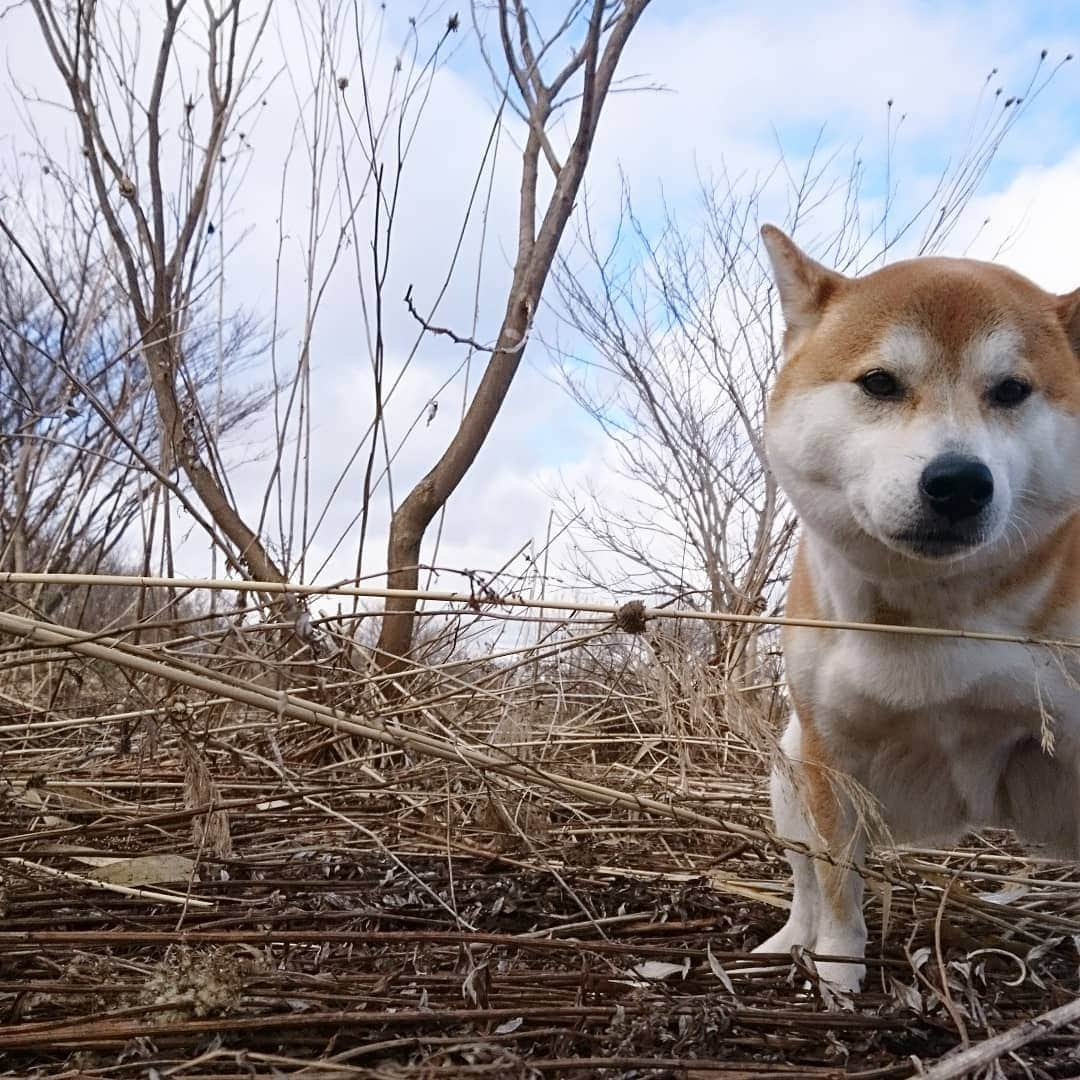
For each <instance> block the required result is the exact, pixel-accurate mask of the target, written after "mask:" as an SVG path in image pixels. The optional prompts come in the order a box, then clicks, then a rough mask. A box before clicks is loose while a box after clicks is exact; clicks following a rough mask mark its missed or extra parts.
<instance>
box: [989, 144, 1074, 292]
mask: <svg viewBox="0 0 1080 1080" xmlns="http://www.w3.org/2000/svg"><path fill="white" fill-rule="evenodd" d="M1077 192H1080V150H1075V151H1073V153H1072V154H1070V155H1069V156H1068V157H1066V158H1065V159H1064V160H1062V161H1060V162H1058V163H1057V164H1055V165H1050V166H1048V167H1045V168H1038V169H1025V170H1024V171H1023V172H1021V173H1020V174H1019V175H1018V176H1016V177H1015V178H1014V179H1013V180H1012V182H1011V183H1010V184H1009V185H1008V186H1007V187H1006V188H1005V189H1004V190H1003V191H1000V192H996V193H994V194H991V195H986V196H983V197H981V198H979V199H976V200H975V201H974V203H973V204H972V206H971V212H970V215H969V217H970V219H971V221H972V222H973V223H978V225H979V226H981V223H982V222H983V221H987V222H988V224H986V225H985V226H981V232H980V234H979V236H978V239H977V240H975V242H974V243H973V244H972V245H971V248H970V251H969V253H970V254H971V255H972V257H974V258H983V259H997V260H999V261H1001V262H1004V263H1006V264H1007V265H1009V266H1011V267H1012V268H1013V269H1015V270H1018V271H1019V272H1020V273H1022V274H1024V275H1026V276H1027V277H1029V278H1031V279H1032V280H1033V281H1035V282H1036V283H1037V284H1039V285H1041V286H1042V287H1043V288H1044V289H1051V290H1054V291H1056V292H1062V293H1064V292H1071V291H1072V290H1073V289H1076V288H1080V260H1078V258H1077V252H1080V209H1078V208H1077Z"/></svg>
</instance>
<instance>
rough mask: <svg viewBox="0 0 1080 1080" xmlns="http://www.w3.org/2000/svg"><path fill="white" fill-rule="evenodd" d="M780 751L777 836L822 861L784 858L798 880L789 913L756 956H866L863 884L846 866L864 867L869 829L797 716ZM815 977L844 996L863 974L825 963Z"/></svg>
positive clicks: (775, 782)
mask: <svg viewBox="0 0 1080 1080" xmlns="http://www.w3.org/2000/svg"><path fill="white" fill-rule="evenodd" d="M780 745H781V750H782V751H783V758H782V760H780V761H779V762H777V764H776V767H775V768H774V770H773V774H772V779H771V795H772V807H773V818H774V821H775V824H776V831H777V832H778V833H779V834H780V835H781V836H783V837H786V838H787V839H789V840H797V841H799V842H800V843H802V844H805V845H806V846H807V847H808V848H810V849H817V850H821V849H822V848H824V853H823V854H824V856H825V857H821V856H818V857H813V856H809V855H804V854H802V853H801V852H797V851H791V850H789V851H787V852H786V854H787V858H788V861H789V862H790V863H791V869H792V875H793V878H794V893H793V896H792V903H791V914H790V916H789V917H788V921H787V923H786V924H785V926H784V928H783V929H782V930H780V931H779V932H778V933H776V934H774V935H773V936H772V937H771V938H769V939H768V940H767V941H765V942H764V943H763V944H762V945H760V946H758V948H757V949H756V950H755V952H788V951H789V950H790V949H791V947H792V946H793V945H801V946H803V947H805V948H808V949H811V950H813V951H814V952H816V953H818V954H819V955H824V956H852V957H862V956H863V955H864V954H865V951H866V921H865V920H864V918H863V913H862V898H863V879H862V876H861V875H860V874H859V873H858V872H857V871H855V870H853V869H850V868H849V867H850V864H851V863H854V864H855V865H856V866H857V865H859V864H860V863H861V862H862V859H863V856H864V854H865V847H866V844H865V832H864V829H863V828H862V825H861V823H860V822H859V820H858V815H857V814H856V812H855V810H854V807H853V806H852V804H851V800H850V798H848V797H847V795H846V794H845V793H844V792H843V790H842V789H841V787H840V785H839V784H838V783H837V779H838V774H837V773H836V770H835V769H834V768H832V767H831V766H830V765H829V763H828V760H827V755H826V754H825V753H824V747H823V745H822V743H821V740H820V738H819V737H818V735H817V732H816V731H815V730H814V729H813V727H811V726H809V725H807V724H804V723H803V722H801V721H800V719H799V717H798V716H796V715H792V717H791V721H790V723H789V725H788V728H787V731H786V732H785V733H784V738H783V740H782V741H781V744H780ZM818 971H819V973H820V975H821V977H822V978H824V979H826V980H828V981H829V982H831V983H834V984H836V985H838V986H840V987H842V988H843V989H845V990H858V988H859V986H860V984H861V982H862V979H863V976H864V975H865V973H866V968H865V966H864V965H863V964H853V963H842V962H839V961H829V960H825V961H821V962H820V963H819V964H818Z"/></svg>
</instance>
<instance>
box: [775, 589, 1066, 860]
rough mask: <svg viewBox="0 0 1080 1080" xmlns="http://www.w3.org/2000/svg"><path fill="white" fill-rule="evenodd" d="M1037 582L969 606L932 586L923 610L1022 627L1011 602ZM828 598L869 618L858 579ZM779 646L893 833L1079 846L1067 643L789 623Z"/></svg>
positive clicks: (825, 731)
mask: <svg viewBox="0 0 1080 1080" xmlns="http://www.w3.org/2000/svg"><path fill="white" fill-rule="evenodd" d="M845 584H847V590H846V594H844V595H842V596H839V597H838V596H837V593H838V591H840V590H841V589H844V587H845ZM1039 588H1040V587H1039V586H1033V587H1032V590H1031V595H1030V596H1029V597H1023V596H1021V597H1017V596H1015V595H1014V596H1012V597H1010V598H1009V601H1008V603H1007V604H1006V603H1002V604H1001V605H1000V606H999V605H990V606H984V608H983V610H981V611H980V612H977V613H976V612H973V611H969V612H966V613H965V612H963V611H962V610H961V611H957V610H956V607H955V605H956V597H955V596H949V595H946V594H941V595H939V596H933V597H932V599H931V601H929V602H927V604H926V607H927V609H929V610H928V611H927V614H926V615H925V616H924V617H923V618H920V619H919V622H920V623H923V624H924V625H953V626H956V625H957V624H958V623H966V625H967V627H969V628H971V629H977V630H985V631H988V632H992V633H1006V634H1007V633H1017V630H1016V629H1014V627H1015V626H1016V622H1017V621H1018V620H1017V619H1016V612H1017V607H1018V606H1019V607H1020V608H1022V607H1023V606H1024V605H1025V602H1027V601H1030V602H1033V603H1034V602H1037V601H1038V599H1039V597H1038V592H1039ZM823 591H824V590H823ZM823 599H824V600H825V602H826V605H827V607H828V608H829V610H828V617H829V618H840V619H848V620H851V621H869V618H870V616H871V613H870V611H868V610H867V609H866V607H865V606H864V605H863V603H862V602H861V601H862V600H863V599H864V598H863V597H862V596H861V595H860V590H859V586H858V585H857V584H849V583H843V582H841V584H840V586H839V588H838V587H837V585H836V579H835V578H834V579H833V581H832V592H831V593H829V594H827V596H826V597H824V598H823ZM915 599H918V597H917V596H916V597H915ZM838 601H839V602H838ZM950 601H951V602H952V603H953V610H951V611H948V612H946V610H944V609H945V608H946V607H947V606H948V604H949V603H950ZM1010 613H1011V618H1010ZM965 614H966V615H967V618H966V619H965ZM1077 630H1078V631H1080V627H1078V628H1077ZM785 652H786V656H787V663H788V671H789V678H790V680H791V683H792V687H793V689H794V690H795V691H796V694H797V698H798V700H799V701H800V703H805V706H806V708H808V709H809V710H810V713H811V714H812V718H813V724H814V727H815V728H816V729H817V731H818V732H819V733H820V735H821V736H822V737H823V738H824V740H825V742H826V743H827V745H828V747H829V751H830V755H831V757H832V758H833V760H834V761H835V763H836V765H837V766H838V767H839V768H840V769H841V770H843V771H844V772H846V773H848V774H850V775H852V776H853V777H854V778H855V779H856V780H858V781H859V782H860V783H861V784H862V785H863V786H865V787H866V788H867V789H868V790H869V791H870V793H871V794H872V795H873V796H874V797H875V798H876V800H877V801H878V802H879V804H880V806H881V809H882V812H883V816H884V818H885V822H886V824H887V825H888V826H889V827H890V829H891V830H892V831H893V835H894V837H895V838H896V839H897V840H899V841H904V840H919V839H944V838H947V837H954V836H957V835H959V834H962V833H963V832H964V831H965V830H967V829H968V828H978V827H983V826H1008V827H1012V828H1015V829H1016V830H1017V831H1018V832H1020V833H1021V834H1022V835H1024V836H1026V838H1027V839H1029V840H1035V841H1042V842H1046V843H1048V844H1050V845H1051V846H1052V847H1053V848H1055V849H1058V850H1060V851H1062V852H1063V853H1074V852H1077V851H1080V832H1078V830H1080V824H1078V823H1080V684H1078V681H1077V680H1078V676H1080V665H1078V663H1077V657H1076V656H1075V653H1072V654H1069V653H1062V652H1059V651H1054V650H1050V649H1047V648H1044V647H1041V646H1028V645H1021V644H1014V643H1004V642H992V641H985V640H968V639H957V638H933V637H923V636H915V635H903V634H894V633H877V632H867V631H854V630H852V631H847V630H844V631H829V630H811V629H805V630H794V631H791V632H790V633H789V634H788V637H787V641H786V647H785Z"/></svg>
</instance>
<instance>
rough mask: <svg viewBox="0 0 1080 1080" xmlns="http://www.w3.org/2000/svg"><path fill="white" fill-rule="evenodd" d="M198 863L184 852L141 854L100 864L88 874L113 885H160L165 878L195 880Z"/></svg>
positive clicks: (168, 879)
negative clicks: (132, 857)
mask: <svg viewBox="0 0 1080 1080" xmlns="http://www.w3.org/2000/svg"><path fill="white" fill-rule="evenodd" d="M194 876H195V864H194V863H193V862H192V861H191V859H186V858H184V856H183V855H141V856H139V857H138V858H135V859H119V860H116V861H113V862H110V863H109V864H108V865H106V866H99V867H97V868H96V869H95V870H94V871H93V872H92V873H90V874H88V875H87V877H90V878H93V879H94V880H95V881H103V882H107V883H108V884H110V885H130V886H139V885H160V884H162V883H164V882H177V881H183V882H187V881H191V879H192V878H193V877H194Z"/></svg>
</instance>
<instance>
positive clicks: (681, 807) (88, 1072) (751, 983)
mask: <svg viewBox="0 0 1080 1080" xmlns="http://www.w3.org/2000/svg"><path fill="white" fill-rule="evenodd" d="M483 614H484V613H481V615H480V616H477V615H476V613H471V614H470V616H469V618H470V619H472V618H474V616H475V623H476V625H479V624H484V625H486V626H488V627H489V628H490V625H491V623H490V621H487V622H485V620H484V619H483V618H482V615H483ZM0 618H2V620H3V627H4V629H5V631H6V633H7V634H8V635H10V636H9V637H8V638H7V645H6V646H5V648H4V655H3V657H2V660H3V661H4V663H5V667H4V680H5V681H4V684H3V685H2V686H0V692H2V694H3V696H2V698H0V702H2V708H3V712H4V714H5V715H4V719H3V721H2V722H0V752H2V754H3V762H4V775H3V781H4V787H3V801H4V821H5V825H4V836H3V839H2V840H0V844H2V846H3V852H2V853H0V856H2V858H3V859H4V862H3V864H2V866H3V890H4V895H3V905H4V919H3V924H2V927H0V951H2V955H3V970H4V980H3V986H2V987H0V1005H2V1007H3V1008H4V1010H5V1021H6V1023H5V1025H4V1027H3V1029H0V1055H2V1056H3V1057H2V1068H3V1070H4V1074H5V1075H11V1076H29V1075H34V1076H70V1077H75V1076H80V1077H82V1076H102V1077H106V1076H108V1077H111V1076H117V1077H122V1076H125V1075H132V1076H146V1075H160V1076H192V1077H195V1076H200V1077H209V1076H215V1077H240V1076H244V1077H249V1076H267V1077H270V1076H275V1075H283V1074H284V1075H292V1076H301V1077H304V1076H309V1077H316V1076H318V1077H326V1076H379V1077H391V1076H394V1077H396V1076H427V1075H434V1074H435V1073H436V1072H437V1073H438V1074H439V1075H440V1076H444V1075H445V1076H474V1075H475V1076H483V1075H488V1076H500V1077H502V1076H506V1077H513V1076H521V1077H534V1076H575V1075H580V1076H620V1077H638V1076H641V1077H644V1076H650V1077H654V1076H725V1075H737V1076H772V1075H788V1076H817V1075H821V1076H829V1075H840V1074H841V1073H843V1074H844V1075H855V1076H911V1075H918V1074H919V1072H920V1070H921V1069H923V1068H937V1069H939V1072H938V1073H937V1074H934V1073H931V1075H940V1076H946V1075H960V1074H959V1073H957V1072H955V1071H952V1072H949V1071H948V1070H949V1069H954V1070H955V1068H956V1067H957V1066H952V1065H950V1058H949V1057H948V1056H947V1055H949V1054H950V1053H951V1052H954V1051H955V1050H956V1049H957V1048H960V1049H963V1048H964V1047H965V1046H968V1047H972V1048H978V1047H979V1046H980V1045H981V1044H983V1042H984V1041H985V1040H987V1039H988V1038H992V1037H993V1036H995V1035H1002V1033H1010V1032H1011V1035H1009V1037H1007V1038H1004V1041H1003V1042H1001V1043H1000V1046H1001V1049H1000V1053H999V1052H998V1051H997V1050H995V1049H993V1047H994V1046H997V1045H999V1044H988V1045H989V1046H990V1047H991V1050H990V1051H987V1052H985V1053H987V1054H989V1056H987V1057H986V1059H985V1060H982V1061H980V1062H978V1063H977V1067H978V1068H979V1069H980V1070H982V1072H983V1073H984V1074H985V1075H1006V1076H1008V1075H1017V1076H1028V1075H1031V1076H1071V1075H1076V1073H1077V1071H1078V1069H1080V1050H1078V1048H1077V1041H1078V1038H1077V1034H1076V1031H1075V1028H1074V1027H1072V1028H1070V1026H1069V1021H1068V1016H1069V1006H1070V1004H1071V1003H1075V992H1076V976H1077V951H1078V948H1080V929H1078V917H1077V912H1078V908H1080V877H1078V875H1077V874H1076V873H1075V871H1074V870H1073V869H1071V868H1068V867H1062V866H1058V865H1056V864H1054V863H1051V862H1048V861H1046V860H1041V859H1039V858H1038V857H1036V856H1031V855H1024V854H1022V853H1020V852H1019V851H1018V850H1016V849H1015V848H1013V847H1012V846H1011V844H1010V843H1009V841H1008V839H1007V838H1005V837H982V838H978V839H975V838H973V839H971V841H970V842H969V843H968V844H967V845H966V846H964V847H963V848H958V849H956V850H948V851H930V850H923V851H916V852H906V853H904V854H903V855H897V854H895V853H894V854H889V855H887V856H885V857H883V858H882V859H880V860H878V861H877V862H876V863H875V864H874V865H873V866H871V868H870V871H869V877H870V883H871V889H872V892H873V893H874V900H873V902H872V904H871V907H870V918H871V922H872V925H873V927H874V931H875V934H876V937H877V939H878V941H879V942H880V943H881V944H880V948H879V950H878V951H876V952H875V953H874V954H873V955H872V956H871V958H870V964H869V966H870V971H871V975H870V980H869V986H868V989H867V992H866V993H865V994H863V995H861V996H860V997H859V998H858V999H855V1000H853V1001H843V1000H838V999H835V998H834V997H833V996H832V995H830V994H829V992H828V990H827V988H825V987H822V986H821V985H820V984H819V983H818V982H817V980H816V978H815V975H814V958H813V957H811V956H809V955H806V956H795V957H793V958H787V959H782V958H777V961H776V962H775V963H774V964H773V966H772V967H771V968H768V967H764V966H763V962H762V960H761V958H760V957H757V958H755V959H754V960H751V959H750V958H749V957H748V955H747V954H748V950H749V949H750V948H752V947H753V945H755V944H756V943H757V942H758V941H760V940H761V939H762V938H763V937H764V936H765V935H766V934H767V932H768V931H769V930H770V929H771V928H774V926H775V924H776V922H777V921H778V920H779V918H780V917H781V909H782V908H783V907H784V906H785V905H786V903H787V901H788V895H789V894H788V884H787V881H786V879H785V876H784V872H783V867H782V866H781V863H780V862H779V860H778V858H777V854H776V847H775V843H774V838H773V837H772V834H771V832H770V827H769V822H768V816H767V813H766V805H765V802H766V797H765V791H764V785H763V783H762V776H763V773H764V768H765V765H766V762H767V759H768V756H769V754H770V751H771V746H772V741H773V738H774V735H775V731H776V729H777V725H778V722H779V719H780V716H781V712H782V708H781V701H780V698H779V694H778V690H777V688H776V686H775V682H776V678H775V676H776V672H775V671H774V670H772V669H768V670H764V671H762V672H761V673H760V679H759V681H757V682H756V683H755V688H754V689H752V690H751V691H749V692H745V693H740V692H738V691H737V690H736V689H734V688H733V687H732V686H731V685H730V684H729V683H728V682H727V681H726V680H725V679H724V677H723V675H722V673H721V672H720V671H719V670H718V669H717V668H715V667H710V666H709V665H708V664H707V663H704V662H703V661H702V659H701V658H700V656H699V655H698V653H697V651H696V650H695V649H694V648H693V647H692V646H689V645H687V643H686V642H685V641H684V640H682V639H681V638H680V636H679V634H678V633H677V632H670V631H667V630H665V628H664V627H663V626H662V625H658V624H656V623H655V622H654V621H650V625H649V627H648V628H647V632H646V633H645V634H644V635H639V636H636V637H632V636H628V635H627V634H626V633H625V630H627V629H630V630H633V629H639V628H638V627H637V626H636V625H635V626H633V627H629V626H623V627H622V628H621V629H620V627H619V626H618V625H616V626H612V625H610V624H600V625H597V624H595V623H594V624H592V625H591V626H590V627H589V628H588V629H587V630H586V629H583V627H582V625H580V624H573V623H571V622H566V623H554V622H552V623H550V624H549V625H548V626H547V627H546V628H544V632H543V633H541V634H537V635H534V634H533V632H532V628H531V625H530V631H529V639H528V642H525V641H524V640H522V641H520V642H517V643H511V644H510V645H509V646H506V645H501V646H496V647H491V643H490V641H489V643H488V647H486V648H484V649H483V650H481V649H478V648H476V647H475V646H473V647H469V646H468V643H467V641H466V643H465V644H464V645H463V644H462V641H463V638H467V637H468V635H467V634H463V629H462V625H461V623H462V620H464V618H465V616H462V615H461V614H457V615H453V616H451V617H449V618H444V617H442V616H432V617H431V621H432V623H433V624H434V623H441V629H439V630H438V632H436V633H434V634H433V636H432V638H431V641H432V642H433V648H432V652H431V656H430V658H429V662H428V663H427V664H421V665H418V666H417V667H416V668H415V669H414V670H412V671H411V672H409V673H407V674H405V675H404V676H399V677H398V679H397V684H398V685H397V690H398V693H396V694H395V695H393V696H391V697H389V698H388V697H387V696H386V695H384V694H383V693H381V692H380V688H379V682H378V679H377V677H376V676H374V675H373V674H372V673H371V672H370V671H368V670H367V669H365V668H364V667H363V665H362V664H360V665H358V664H357V663H356V648H358V647H357V646H356V645H355V641H356V639H355V635H354V634H351V633H350V632H349V631H348V628H347V627H346V628H345V629H344V630H342V629H341V628H335V627H332V626H330V625H329V623H324V630H323V632H325V633H327V634H330V635H331V636H334V635H336V636H335V637H334V640H335V641H336V645H337V647H336V648H335V649H334V650H331V655H330V659H326V660H322V661H318V662H315V661H313V660H312V658H311V655H310V651H309V650H308V649H307V646H306V645H305V644H304V642H303V641H302V640H298V638H297V636H296V635H295V634H294V633H293V628H291V627H289V626H286V625H284V624H282V623H281V622H276V621H274V619H273V618H265V619H259V618H254V617H252V616H246V617H244V618H239V617H237V618H234V619H233V620H231V622H230V621H229V620H218V622H217V623H216V624H205V625H200V627H199V630H198V632H197V633H191V632H189V631H190V627H179V628H176V630H175V631H174V632H173V633H171V634H168V633H161V634H159V635H157V636H156V637H155V638H154V640H153V641H151V642H149V643H147V642H145V641H144V642H142V643H140V644H137V645H136V644H133V643H132V641H133V638H132V635H131V634H130V633H117V632H113V633H111V634H105V635H102V634H98V635H92V636H90V637H87V636H80V635H77V634H74V633H73V632H72V631H70V630H66V629H65V628H60V627H49V626H46V625H44V624H42V623H41V622H40V620H33V619H27V618H26V617H25V616H21V615H15V614H11V613H7V614H4V615H3V616H0ZM455 620H456V621H457V623H458V625H457V627H456V628H455V631H454V634H453V635H451V639H452V640H454V641H455V642H456V645H455V647H454V648H452V649H449V650H448V649H447V648H446V647H445V641H446V640H447V638H446V636H445V629H446V626H447V625H449V623H450V622H454V621H455ZM358 667H359V670H358ZM1061 1006H1064V1007H1065V1016H1066V1019H1065V1021H1063V1022H1062V1023H1061V1024H1060V1025H1059V1026H1057V1027H1053V1026H1052V1025H1051V1026H1047V1027H1038V1026H1036V1027H1034V1028H1030V1027H1029V1028H1026V1029H1023V1030H1024V1031H1025V1032H1026V1033H1027V1034H1026V1035H1025V1037H1024V1038H1022V1039H1020V1040H1019V1041H1017V1035H1016V1033H1015V1032H1013V1031H1012V1029H1014V1028H1015V1027H1016V1026H1017V1025H1020V1024H1023V1022H1024V1021H1028V1020H1030V1019H1031V1018H1033V1017H1036V1016H1039V1015H1041V1014H1043V1013H1046V1012H1047V1011H1048V1010H1050V1009H1052V1008H1054V1007H1061ZM1032 1033H1033V1034H1032ZM1010 1039H1011V1040H1012V1041H1010ZM939 1059H941V1060H939ZM935 1061H938V1064H937V1065H936V1066H932V1064H931V1063H932V1062H935ZM940 1070H945V1071H940ZM994 1070H998V1071H997V1072H994Z"/></svg>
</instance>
